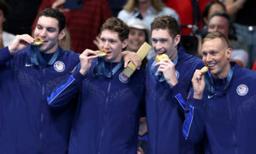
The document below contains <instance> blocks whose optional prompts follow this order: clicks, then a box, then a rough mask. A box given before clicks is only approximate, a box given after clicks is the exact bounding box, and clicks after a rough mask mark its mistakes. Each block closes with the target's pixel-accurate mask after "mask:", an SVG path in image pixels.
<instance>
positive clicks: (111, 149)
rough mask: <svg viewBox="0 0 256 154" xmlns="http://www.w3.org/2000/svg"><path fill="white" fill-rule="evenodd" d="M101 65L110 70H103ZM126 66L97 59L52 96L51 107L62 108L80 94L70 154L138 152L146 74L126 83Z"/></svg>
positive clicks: (139, 72) (133, 77)
mask: <svg viewBox="0 0 256 154" xmlns="http://www.w3.org/2000/svg"><path fill="white" fill-rule="evenodd" d="M101 64H104V66H106V67H105V68H107V70H109V71H106V69H101V67H100V66H101ZM122 68H123V63H118V64H113V63H112V64H111V63H105V62H103V63H101V62H100V61H98V60H95V61H94V62H93V63H92V66H91V68H90V70H89V71H88V72H87V74H86V75H85V76H82V75H81V74H80V73H78V71H74V72H73V74H72V75H70V77H69V78H68V79H67V80H66V81H65V82H64V83H63V84H62V85H60V86H58V88H57V89H56V90H55V91H54V92H53V93H52V94H51V96H50V97H49V98H48V103H49V105H50V106H53V107H60V106H62V105H63V104H65V103H66V102H67V101H68V100H69V99H70V98H72V96H73V95H74V94H75V93H78V94H79V100H80V101H79V103H78V110H77V113H76V116H75V122H74V125H73V128H72V135H71V141H70V151H69V153H70V154H85V153H86V154H87V153H88V154H120V153H122V154H135V153H136V151H137V132H138V118H139V106H140V102H141V99H143V97H144V73H143V70H139V71H136V72H135V74H133V76H132V77H131V78H130V80H129V81H128V83H122V82H121V81H119V74H120V72H121V71H122V70H123V69H122Z"/></svg>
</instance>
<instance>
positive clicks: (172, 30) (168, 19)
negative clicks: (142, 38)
mask: <svg viewBox="0 0 256 154" xmlns="http://www.w3.org/2000/svg"><path fill="white" fill-rule="evenodd" d="M154 29H168V30H169V34H170V36H172V37H175V36H176V35H178V34H180V27H179V24H178V22H177V20H176V19H175V18H173V17H172V16H160V17H156V18H155V19H154V21H153V22H152V23H151V32H152V31H153V30H154Z"/></svg>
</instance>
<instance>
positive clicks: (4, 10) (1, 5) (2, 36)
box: [0, 1, 15, 48]
mask: <svg viewBox="0 0 256 154" xmlns="http://www.w3.org/2000/svg"><path fill="white" fill-rule="evenodd" d="M7 14H8V6H7V4H6V3H5V2H4V1H0V48H3V47H6V46H8V45H9V44H10V42H11V41H12V40H14V38H15V36H14V35H13V34H11V33H8V32H6V31H4V29H3V26H4V25H3V24H4V22H5V20H6V16H7Z"/></svg>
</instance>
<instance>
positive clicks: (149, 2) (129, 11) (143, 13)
mask: <svg viewBox="0 0 256 154" xmlns="http://www.w3.org/2000/svg"><path fill="white" fill-rule="evenodd" d="M162 15H170V16H173V17H174V18H175V19H176V20H178V15H177V13H176V12H175V11H174V10H173V9H171V8H169V7H166V6H165V5H164V4H163V3H162V2H161V1H160V0H128V1H127V2H126V4H125V5H124V9H123V10H121V11H120V12H119V14H118V18H120V19H122V20H123V21H124V22H126V23H127V21H128V20H129V19H131V18H139V19H141V20H142V21H143V22H144V24H145V25H146V26H147V29H150V24H151V22H152V21H153V20H154V18H155V17H157V16H162Z"/></svg>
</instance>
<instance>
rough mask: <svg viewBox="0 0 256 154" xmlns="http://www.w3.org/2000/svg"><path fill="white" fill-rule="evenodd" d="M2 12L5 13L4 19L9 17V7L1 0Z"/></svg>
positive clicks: (0, 7)
mask: <svg viewBox="0 0 256 154" xmlns="http://www.w3.org/2000/svg"><path fill="white" fill-rule="evenodd" d="M0 10H2V11H3V14H4V17H7V15H8V11H9V7H8V5H7V4H6V2H5V1H4V0H0Z"/></svg>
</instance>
